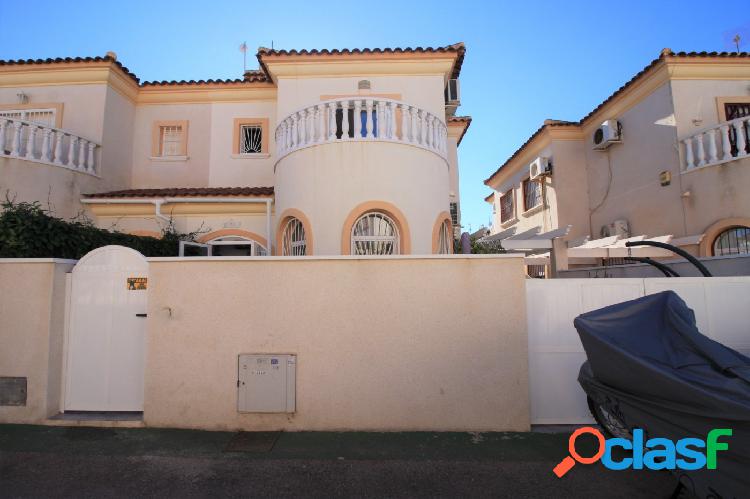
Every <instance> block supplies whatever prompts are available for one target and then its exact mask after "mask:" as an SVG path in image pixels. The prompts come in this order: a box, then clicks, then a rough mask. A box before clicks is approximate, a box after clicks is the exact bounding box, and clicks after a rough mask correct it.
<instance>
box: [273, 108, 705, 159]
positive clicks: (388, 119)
mask: <svg viewBox="0 0 750 499" xmlns="http://www.w3.org/2000/svg"><path fill="white" fill-rule="evenodd" d="M447 135H448V129H447V127H446V125H445V123H444V121H443V120H442V119H441V118H440V117H438V116H435V115H433V114H432V113H430V112H428V111H426V110H424V109H419V108H417V107H415V106H411V105H409V104H406V103H404V102H398V101H394V100H392V99H381V98H370V97H361V98H360V97H351V98H343V99H334V100H330V101H325V102H322V103H318V104H314V105H311V106H308V107H306V108H304V109H301V110H298V111H295V112H293V113H291V114H289V115H288V116H287V117H286V118H284V119H282V120H281V121H280V122H279V124H278V126H277V127H276V133H275V138H276V149H277V153H278V158H279V159H281V158H283V157H284V156H286V155H287V154H290V153H292V152H294V151H296V150H298V149H302V148H305V147H309V146H313V145H317V144H323V143H330V142H342V141H383V142H397V143H404V144H409V145H412V146H416V147H420V148H422V149H427V150H429V151H432V152H434V153H435V154H437V155H438V156H440V157H441V158H443V159H446V160H447V154H446V153H447V148H446V144H447ZM709 150H710V148H709Z"/></svg>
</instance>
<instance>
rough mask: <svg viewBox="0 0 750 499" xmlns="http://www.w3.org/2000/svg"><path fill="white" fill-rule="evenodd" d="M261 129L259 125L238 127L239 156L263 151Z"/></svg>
mask: <svg viewBox="0 0 750 499" xmlns="http://www.w3.org/2000/svg"><path fill="white" fill-rule="evenodd" d="M262 145H263V127H262V126H260V125H241V126H240V154H252V153H259V152H262V151H263V147H262Z"/></svg>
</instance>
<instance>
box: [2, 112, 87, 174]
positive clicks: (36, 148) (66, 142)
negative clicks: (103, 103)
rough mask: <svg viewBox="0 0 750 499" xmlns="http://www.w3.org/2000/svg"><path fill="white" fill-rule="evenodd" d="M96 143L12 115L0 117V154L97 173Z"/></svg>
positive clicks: (82, 171)
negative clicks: (10, 116) (11, 116)
mask: <svg viewBox="0 0 750 499" xmlns="http://www.w3.org/2000/svg"><path fill="white" fill-rule="evenodd" d="M98 148H99V144H96V143H95V142H93V141H91V140H88V139H85V138H83V137H81V136H79V135H76V134H73V133H71V132H67V131H65V130H61V129H59V128H53V127H50V126H46V125H42V124H39V123H34V122H32V121H25V120H18V119H15V118H0V157H6V158H18V159H25V160H28V161H34V162H36V163H43V164H46V165H52V166H59V167H61V168H67V169H69V170H74V171H76V172H79V173H86V174H88V175H94V176H97V174H98V171H97V167H96V160H95V156H96V152H97V151H96V150H97V149H98Z"/></svg>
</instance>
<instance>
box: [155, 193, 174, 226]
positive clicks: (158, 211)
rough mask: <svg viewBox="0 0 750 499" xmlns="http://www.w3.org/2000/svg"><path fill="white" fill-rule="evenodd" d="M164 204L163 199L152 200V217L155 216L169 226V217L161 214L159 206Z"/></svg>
mask: <svg viewBox="0 0 750 499" xmlns="http://www.w3.org/2000/svg"><path fill="white" fill-rule="evenodd" d="M164 203H166V200H165V199H155V200H154V215H156V218H158V219H160V220H163V221H164V222H166V223H167V225H169V223H170V222H171V220H170V219H169V217H167V216H165V215H163V214H162V212H161V205H163V204H164Z"/></svg>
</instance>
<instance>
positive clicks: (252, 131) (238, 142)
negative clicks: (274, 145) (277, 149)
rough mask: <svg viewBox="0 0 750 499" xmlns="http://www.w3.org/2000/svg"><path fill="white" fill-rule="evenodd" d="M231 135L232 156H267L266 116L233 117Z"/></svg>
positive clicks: (267, 134) (267, 133)
mask: <svg viewBox="0 0 750 499" xmlns="http://www.w3.org/2000/svg"><path fill="white" fill-rule="evenodd" d="M233 136H234V137H233V139H232V155H233V156H234V155H237V156H239V157H242V156H249V157H258V158H263V157H267V156H268V138H269V137H270V134H269V132H268V118H235V119H234V131H233Z"/></svg>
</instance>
